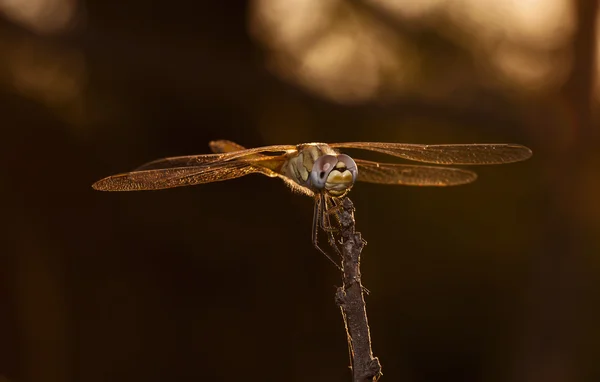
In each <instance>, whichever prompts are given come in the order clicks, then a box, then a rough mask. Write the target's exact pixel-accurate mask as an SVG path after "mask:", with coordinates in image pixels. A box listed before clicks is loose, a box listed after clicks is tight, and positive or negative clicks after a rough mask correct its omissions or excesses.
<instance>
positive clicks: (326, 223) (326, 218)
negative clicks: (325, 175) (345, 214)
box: [320, 194, 343, 258]
mask: <svg viewBox="0 0 600 382" xmlns="http://www.w3.org/2000/svg"><path fill="white" fill-rule="evenodd" d="M320 198H321V204H324V205H325V209H324V210H322V211H321V220H322V221H321V228H323V231H325V232H327V238H328V239H329V245H330V246H332V247H333V248H334V249H335V251H336V252H337V254H338V256H340V258H343V256H342V252H341V251H340V249H339V248H338V246H337V242H336V240H335V236H334V233H335V232H339V230H338V229H337V228H333V226H332V225H331V220H330V216H331V213H330V212H329V210H330V209H331V208H335V207H337V206H334V207H331V200H330V198H329V197H328V196H326V195H324V194H321V196H320ZM334 216H335V217H336V218H338V216H337V214H336V215H334ZM338 223H339V221H338ZM326 227H327V228H328V229H327V228H326Z"/></svg>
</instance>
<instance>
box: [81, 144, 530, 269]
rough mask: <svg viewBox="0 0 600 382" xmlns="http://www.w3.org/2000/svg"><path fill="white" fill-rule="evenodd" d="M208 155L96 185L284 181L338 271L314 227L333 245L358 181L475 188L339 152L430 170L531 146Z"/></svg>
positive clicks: (525, 153) (154, 165)
mask: <svg viewBox="0 0 600 382" xmlns="http://www.w3.org/2000/svg"><path fill="white" fill-rule="evenodd" d="M209 146H210V148H211V150H212V152H213V153H212V154H201V155H188V156H178V157H170V158H163V159H158V160H155V161H152V162H149V163H146V164H144V165H142V166H140V167H138V168H136V169H135V170H133V171H131V172H127V173H122V174H117V175H112V176H109V177H106V178H104V179H101V180H99V181H97V182H96V183H94V184H93V185H92V187H93V188H94V189H96V190H100V191H140V190H159V189H166V188H174V187H181V186H191V185H197V184H204V183H212V182H218V181H224V180H229V179H234V178H239V177H242V176H245V175H248V174H253V173H257V174H263V175H266V176H269V177H272V178H276V177H277V178H280V179H282V180H283V181H284V182H285V183H286V184H287V185H288V186H289V187H290V188H291V189H292V190H293V191H295V192H298V193H301V194H304V195H308V196H311V197H313V198H314V201H315V203H314V210H313V224H312V242H313V245H314V246H315V248H316V249H318V250H319V251H320V252H321V253H323V254H324V255H325V256H326V257H327V258H328V259H329V260H330V261H331V262H333V263H334V264H335V265H336V266H337V267H338V268H340V267H339V265H338V264H337V262H335V261H334V260H333V259H332V258H331V256H329V255H328V254H327V253H326V252H325V251H324V250H323V249H322V248H321V247H320V246H319V243H318V233H319V228H321V229H323V230H324V231H326V232H328V234H329V243H330V244H331V245H332V246H333V247H334V248H335V249H336V251H338V253H339V249H338V248H337V246H335V238H334V236H333V233H332V232H334V231H335V228H334V227H333V225H332V223H331V220H330V218H329V216H330V215H331V212H332V211H335V210H336V209H339V207H340V205H341V204H340V201H341V199H342V198H344V197H345V196H346V194H347V193H348V192H349V191H350V189H351V188H352V187H353V186H354V183H355V182H367V183H378V184H392V185H407V186H438V187H440V186H456V185H462V184H467V183H471V182H473V181H474V180H475V179H476V178H477V174H476V173H475V172H473V171H470V170H466V169H462V168H454V167H442V166H430V165H416V164H402V163H384V162H374V161H370V160H366V159H358V158H356V159H353V158H352V157H350V156H349V155H347V154H343V153H341V152H340V149H358V150H367V151H372V152H377V153H383V154H387V155H390V156H394V157H399V158H402V159H406V160H409V161H415V162H422V163H428V164H435V165H488V164H503V163H512V162H519V161H523V160H526V159H528V158H529V157H531V155H532V152H531V150H530V149H529V148H527V147H525V146H522V145H518V144H441V145H424V144H410V143H384V142H346V143H330V144H327V143H302V144H297V145H273V146H263V147H257V148H250V149H247V148H245V147H243V146H241V145H239V144H237V143H235V142H231V141H228V140H218V141H212V142H210V143H209Z"/></svg>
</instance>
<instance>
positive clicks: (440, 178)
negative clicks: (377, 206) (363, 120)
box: [354, 159, 477, 186]
mask: <svg viewBox="0 0 600 382" xmlns="http://www.w3.org/2000/svg"><path fill="white" fill-rule="evenodd" d="M354 161H355V162H356V164H357V165H358V179H357V180H358V181H361V182H369V183H379V184H398V185H406V186H456V185H459V184H466V183H471V182H473V181H474V180H475V179H477V174H475V173H474V172H473V171H468V170H463V169H459V168H452V167H435V166H420V165H409V164H395V163H378V162H371V161H368V160H364V159H355V160H354Z"/></svg>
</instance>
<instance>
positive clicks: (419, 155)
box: [330, 142, 531, 164]
mask: <svg viewBox="0 0 600 382" xmlns="http://www.w3.org/2000/svg"><path fill="white" fill-rule="evenodd" d="M330 146H331V147H336V148H350V149H363V150H371V151H377V152H380V153H384V154H388V155H393V156H396V157H400V158H404V159H408V160H413V161H417V162H426V163H436V164H500V163H511V162H519V161H522V160H525V159H527V158H529V157H531V150H530V149H529V148H527V147H525V146H521V145H515V144H461V145H418V144H409V143H382V142H347V143H333V144H331V145H330Z"/></svg>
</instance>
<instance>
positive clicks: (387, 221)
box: [0, 0, 600, 382]
mask: <svg viewBox="0 0 600 382" xmlns="http://www.w3.org/2000/svg"><path fill="white" fill-rule="evenodd" d="M597 18H598V1H596V0H521V1H508V0H506V1H492V0H420V1H411V0H347V1H343V0H247V1H202V2H200V1H192V0H180V1H172V2H166V3H165V2H148V1H142V0H129V1H123V2H117V1H115V2H110V1H101V0H88V1H84V0H0V57H1V60H0V126H1V140H0V142H1V143H0V144H1V149H0V162H1V166H0V210H1V211H2V214H1V215H2V217H3V218H2V225H1V226H0V227H1V229H0V238H1V242H2V246H1V247H0V381H2V382H7V381H10V382H29V381H31V382H37V381H44V382H58V381H86V382H94V381H113V382H119V381H128V382H130V381H145V382H150V381H168V380H180V381H207V380H212V381H240V380H244V381H275V380H278V381H347V380H349V378H350V377H349V375H350V374H349V371H348V369H347V365H348V354H347V345H346V338H345V332H344V329H343V322H342V319H341V316H340V313H339V310H338V308H337V307H336V306H335V304H334V298H333V297H334V293H335V287H336V286H338V285H340V283H341V281H340V275H339V273H338V272H337V271H336V270H335V269H334V268H333V267H332V266H331V264H329V263H328V262H327V261H326V259H325V258H324V257H323V256H322V255H321V254H319V253H318V252H317V251H316V250H315V249H314V248H313V247H312V244H311V241H310V227H311V219H312V200H311V199H310V198H307V197H304V196H300V195H295V194H293V193H291V192H290V191H289V190H288V189H287V188H286V187H285V186H284V184H283V183H282V182H281V181H279V180H273V179H269V178H267V177H264V176H259V175H253V176H248V177H245V178H240V179H236V180H232V181H228V182H221V183H215V184H210V185H204V186H198V187H189V188H179V189H171V190H165V191H160V192H140V193H101V192H96V191H93V190H92V188H91V184H92V183H93V182H94V181H96V180H99V179H100V178H102V177H105V176H108V175H111V174H115V173H119V172H123V171H127V170H131V169H133V168H135V167H137V166H138V165H141V164H142V163H145V162H147V161H150V160H153V159H157V158H161V157H166V156H177V155H188V154H201V153H206V152H208V145H207V144H208V142H209V141H210V140H214V139H230V140H233V141H236V142H239V143H240V144H242V145H244V146H247V147H255V146H262V145H270V144H295V143H301V142H310V141H323V142H339V141H383V142H386V141H388V142H407V143H489V142H492V143H499V142H506V143H520V144H525V145H527V146H529V147H531V148H532V149H533V151H534V157H533V158H532V159H531V160H529V161H527V162H523V163H518V164H511V165H503V166H484V167H478V168H475V170H476V171H477V172H478V174H479V179H478V181H477V182H475V183H474V184H471V185H467V186H462V187H456V188H445V189H434V188H410V187H399V186H398V187H394V186H381V185H373V184H358V185H357V186H356V187H355V188H354V189H353V191H352V193H351V194H350V196H351V198H352V200H353V201H354V204H355V206H356V219H357V229H358V230H359V231H360V232H362V234H363V236H364V238H365V239H366V240H367V241H368V245H367V246H366V247H365V250H364V251H363V257H362V270H363V282H364V284H365V285H366V286H367V287H368V288H369V289H370V290H371V292H372V293H371V295H370V296H368V297H367V310H368V314H369V321H370V324H371V335H372V339H373V350H374V353H375V355H376V356H378V357H379V358H380V360H381V363H382V365H383V372H384V377H383V378H384V380H387V381H403V382H420V381H427V382H435V381H461V382H470V381H478V382H500V381H521V382H563V381H564V382H570V381H599V380H600V361H599V359H598V351H599V350H598V349H600V326H599V325H598V322H599V319H600V237H599V230H600V202H599V201H598V198H599V196H600V177H599V176H598V167H599V166H600V154H599V153H598V148H597V147H598V134H597V130H598V127H600V120H599V113H598V111H599V110H600V108H599V106H600V104H599V100H600V98H599V95H600V82H599V80H598V78H599V77H598V72H599V70H600V65H599V63H598V61H597V55H598V52H599V49H598V46H597V44H596V42H597V41H598V38H597V35H598V33H600V30H599V29H598V25H597V24H598V23H597ZM351 154H352V153H351ZM374 158H376V159H389V158H384V157H381V156H374ZM390 160H393V158H392V159H390Z"/></svg>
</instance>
